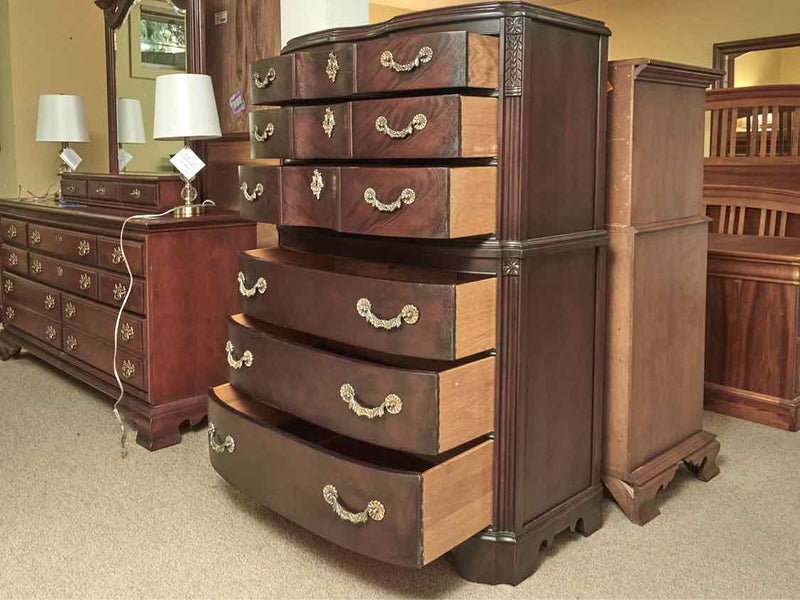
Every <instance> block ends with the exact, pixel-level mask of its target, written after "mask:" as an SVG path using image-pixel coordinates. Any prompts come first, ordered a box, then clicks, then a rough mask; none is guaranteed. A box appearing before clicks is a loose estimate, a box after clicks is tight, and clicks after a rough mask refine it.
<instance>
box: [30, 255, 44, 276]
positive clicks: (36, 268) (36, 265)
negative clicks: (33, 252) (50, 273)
mask: <svg viewBox="0 0 800 600" xmlns="http://www.w3.org/2000/svg"><path fill="white" fill-rule="evenodd" d="M43 270H44V267H43V266H42V262H41V261H40V260H39V259H38V258H34V259H33V262H32V263H31V271H33V272H34V273H37V274H38V273H41V272H42V271H43Z"/></svg>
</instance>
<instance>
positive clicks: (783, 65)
mask: <svg viewBox="0 0 800 600" xmlns="http://www.w3.org/2000/svg"><path fill="white" fill-rule="evenodd" d="M735 61H736V69H735V71H734V73H735V77H734V81H733V87H750V86H754V85H780V84H786V83H798V82H800V46H794V47H791V48H769V49H767V50H755V51H752V52H745V53H744V54H741V55H739V56H737V57H736V58H735Z"/></svg>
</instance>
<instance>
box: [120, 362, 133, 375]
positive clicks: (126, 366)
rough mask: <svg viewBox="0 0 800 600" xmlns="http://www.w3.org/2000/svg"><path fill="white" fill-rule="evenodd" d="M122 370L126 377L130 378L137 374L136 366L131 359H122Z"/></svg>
mask: <svg viewBox="0 0 800 600" xmlns="http://www.w3.org/2000/svg"><path fill="white" fill-rule="evenodd" d="M120 370H121V371H122V376H123V377H124V378H125V379H130V378H131V377H133V376H134V375H135V374H136V367H135V366H134V365H133V363H132V362H131V361H129V360H123V361H122V368H121V369H120Z"/></svg>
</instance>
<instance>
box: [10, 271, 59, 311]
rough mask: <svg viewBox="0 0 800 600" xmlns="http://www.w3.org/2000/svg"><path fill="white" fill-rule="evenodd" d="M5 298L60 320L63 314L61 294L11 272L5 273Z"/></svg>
mask: <svg viewBox="0 0 800 600" xmlns="http://www.w3.org/2000/svg"><path fill="white" fill-rule="evenodd" d="M3 299H4V300H5V301H6V302H14V303H17V304H22V305H24V306H26V307H28V308H32V309H33V310H35V311H36V312H39V313H42V314H43V315H47V316H50V317H51V318H53V319H56V320H58V319H59V318H60V317H59V315H60V314H61V294H59V293H58V292H57V291H55V290H53V289H51V288H49V287H47V286H44V285H40V284H38V283H34V282H32V281H28V280H27V279H25V278H23V277H17V276H16V275H12V274H11V273H3Z"/></svg>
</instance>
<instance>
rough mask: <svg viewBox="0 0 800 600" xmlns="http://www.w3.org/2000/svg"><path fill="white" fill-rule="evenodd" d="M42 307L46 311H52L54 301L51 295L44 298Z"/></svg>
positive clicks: (54, 304) (54, 305)
mask: <svg viewBox="0 0 800 600" xmlns="http://www.w3.org/2000/svg"><path fill="white" fill-rule="evenodd" d="M44 307H45V308H46V309H47V310H53V309H54V308H55V307H56V299H55V298H53V296H52V295H51V294H47V296H45V297H44Z"/></svg>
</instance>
